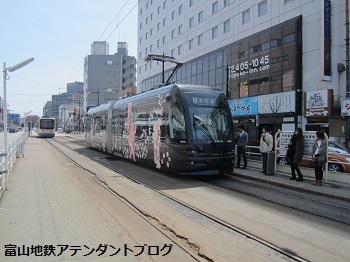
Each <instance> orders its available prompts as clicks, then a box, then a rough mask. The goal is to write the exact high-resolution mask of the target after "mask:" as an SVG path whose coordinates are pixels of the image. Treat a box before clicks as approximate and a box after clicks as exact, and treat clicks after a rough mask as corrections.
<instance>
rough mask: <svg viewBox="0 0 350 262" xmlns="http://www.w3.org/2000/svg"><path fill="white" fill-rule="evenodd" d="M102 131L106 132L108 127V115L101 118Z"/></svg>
mask: <svg viewBox="0 0 350 262" xmlns="http://www.w3.org/2000/svg"><path fill="white" fill-rule="evenodd" d="M100 125H101V130H106V125H107V114H105V115H102V116H101V123H100Z"/></svg>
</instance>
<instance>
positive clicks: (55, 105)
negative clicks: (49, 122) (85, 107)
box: [46, 81, 84, 118]
mask: <svg viewBox="0 0 350 262" xmlns="http://www.w3.org/2000/svg"><path fill="white" fill-rule="evenodd" d="M83 88H84V83H83V82H77V81H75V82H73V83H67V92H64V93H62V94H56V95H52V98H51V104H50V106H51V110H50V113H49V115H50V116H52V117H55V118H58V117H59V107H60V106H61V105H62V104H79V103H80V104H81V105H82V104H83ZM46 108H47V107H46Z"/></svg>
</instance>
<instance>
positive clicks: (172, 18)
mask: <svg viewBox="0 0 350 262" xmlns="http://www.w3.org/2000/svg"><path fill="white" fill-rule="evenodd" d="M174 19H175V11H173V12H172V13H171V20H174Z"/></svg>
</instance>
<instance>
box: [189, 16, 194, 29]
mask: <svg viewBox="0 0 350 262" xmlns="http://www.w3.org/2000/svg"><path fill="white" fill-rule="evenodd" d="M192 27H194V17H191V18H190V21H189V28H192Z"/></svg>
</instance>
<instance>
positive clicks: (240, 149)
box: [236, 125, 248, 169]
mask: <svg viewBox="0 0 350 262" xmlns="http://www.w3.org/2000/svg"><path fill="white" fill-rule="evenodd" d="M236 143H237V165H236V168H240V165H241V155H242V158H243V163H244V164H243V167H242V169H246V168H247V154H246V148H247V144H248V133H247V132H245V131H244V125H239V126H238V134H237V136H236Z"/></svg>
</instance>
